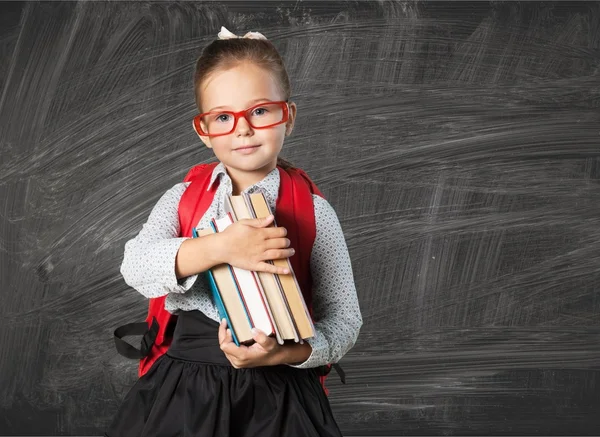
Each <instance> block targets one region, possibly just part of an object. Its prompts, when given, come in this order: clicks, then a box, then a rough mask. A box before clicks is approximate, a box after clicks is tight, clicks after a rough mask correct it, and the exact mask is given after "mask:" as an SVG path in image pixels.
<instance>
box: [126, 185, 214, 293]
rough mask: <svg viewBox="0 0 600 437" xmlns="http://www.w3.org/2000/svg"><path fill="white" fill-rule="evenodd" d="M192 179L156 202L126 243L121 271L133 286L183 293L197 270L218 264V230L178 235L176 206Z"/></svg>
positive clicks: (154, 291)
mask: <svg viewBox="0 0 600 437" xmlns="http://www.w3.org/2000/svg"><path fill="white" fill-rule="evenodd" d="M187 185H189V183H179V184H177V185H175V186H174V187H173V188H171V189H170V190H168V191H167V192H166V193H165V194H163V196H162V197H161V198H160V199H159V201H158V202H157V203H156V205H155V206H154V208H153V209H152V212H151V213H150V216H149V217H148V220H147V221H146V223H144V225H143V226H142V229H141V231H140V232H139V234H138V235H137V236H136V237H135V238H133V239H131V240H129V241H128V242H127V243H126V244H125V254H124V257H123V262H122V264H121V274H122V275H123V278H124V279H125V282H126V283H127V285H129V286H130V287H133V288H135V289H136V290H137V291H139V292H140V293H141V294H142V295H144V296H146V297H148V298H151V297H159V296H164V295H166V294H168V293H184V292H186V291H187V290H189V289H190V288H191V286H192V285H193V284H194V282H196V279H197V277H198V273H200V272H203V271H205V270H208V269H209V268H211V267H213V266H215V265H217V264H218V262H217V261H216V260H213V257H214V255H215V254H216V253H217V252H216V250H217V248H218V244H217V242H216V240H218V239H219V237H218V234H213V235H207V236H205V237H199V238H195V239H191V238H186V237H179V236H178V235H179V215H178V213H177V208H178V206H179V200H180V199H181V195H182V194H183V192H184V191H185V189H186V187H187Z"/></svg>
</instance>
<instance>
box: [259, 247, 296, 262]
mask: <svg viewBox="0 0 600 437" xmlns="http://www.w3.org/2000/svg"><path fill="white" fill-rule="evenodd" d="M295 253H296V251H295V250H294V248H293V247H289V248H287V249H269V250H267V251H265V255H264V258H266V259H268V260H274V259H285V258H289V257H291V256H293V255H294V254H295Z"/></svg>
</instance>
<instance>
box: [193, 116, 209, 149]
mask: <svg viewBox="0 0 600 437" xmlns="http://www.w3.org/2000/svg"><path fill="white" fill-rule="evenodd" d="M192 127H193V128H194V132H196V134H197V135H198V136H199V137H200V141H202V142H203V143H204V145H205V146H206V147H208V148H209V149H212V144H210V139H209V137H206V136H204V135H201V134H200V132H198V131H197V130H196V124H195V123H194V122H192Z"/></svg>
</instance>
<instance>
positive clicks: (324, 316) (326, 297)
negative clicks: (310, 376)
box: [290, 195, 363, 368]
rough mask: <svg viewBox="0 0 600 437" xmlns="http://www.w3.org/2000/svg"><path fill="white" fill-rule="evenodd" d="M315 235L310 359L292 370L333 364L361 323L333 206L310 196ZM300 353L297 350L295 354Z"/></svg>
mask: <svg viewBox="0 0 600 437" xmlns="http://www.w3.org/2000/svg"><path fill="white" fill-rule="evenodd" d="M313 201H314V205H315V221H316V229H317V234H316V237H315V242H314V245H313V249H312V253H311V263H310V267H311V274H312V280H313V289H312V296H313V297H312V299H313V319H314V324H315V336H314V337H312V338H309V339H308V340H306V342H307V343H308V344H309V345H310V346H311V347H312V351H311V352H310V356H309V357H308V359H306V361H304V362H301V363H295V364H290V365H292V366H293V367H298V368H309V367H318V366H321V365H324V364H329V363H336V362H338V361H339V360H340V359H341V358H342V357H343V356H344V355H345V354H346V352H348V351H349V350H350V349H351V348H352V346H354V344H355V343H356V339H357V337H358V333H359V331H360V328H361V326H362V323H363V320H362V315H361V313H360V308H359V304H358V297H357V295H356V287H355V285H354V276H353V274H352V265H351V262H350V255H349V254H348V247H347V245H346V240H345V239H344V234H343V232H342V227H341V225H340V222H339V220H338V217H337V214H336V213H335V210H334V209H333V207H332V206H331V205H330V204H329V202H327V200H325V199H323V198H322V197H320V196H317V195H313ZM298 352H299V353H301V352H300V351H298Z"/></svg>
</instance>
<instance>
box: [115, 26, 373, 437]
mask: <svg viewBox="0 0 600 437" xmlns="http://www.w3.org/2000/svg"><path fill="white" fill-rule="evenodd" d="M194 89H195V97H196V104H197V106H198V109H199V110H200V114H199V115H198V116H197V117H196V119H195V123H194V129H195V130H196V132H197V133H198V135H199V136H200V139H201V140H202V142H203V143H204V144H205V145H206V147H208V148H210V149H212V150H213V152H214V154H215V156H216V157H217V159H218V160H219V163H218V164H217V165H216V167H214V170H213V171H212V178H211V180H210V186H213V184H218V187H217V188H216V192H215V196H214V200H213V201H212V204H211V205H210V207H209V208H208V210H207V211H206V213H205V214H204V216H203V217H202V219H201V220H200V222H199V223H198V226H197V229H203V228H207V227H208V226H209V221H210V219H211V218H213V217H220V216H222V215H223V214H224V204H223V200H224V199H225V196H227V195H232V194H233V195H238V194H240V193H242V192H246V193H253V192H256V191H258V190H260V191H262V192H263V193H264V195H265V197H266V198H267V200H268V202H269V204H270V206H271V209H272V210H275V206H276V201H277V196H278V189H279V184H280V173H279V171H278V169H277V166H280V167H281V168H287V167H289V166H290V164H289V163H287V162H285V161H284V160H282V159H281V158H279V157H278V155H279V153H280V151H281V149H282V146H283V141H284V137H285V136H288V135H290V134H291V132H292V128H293V125H294V120H295V118H296V104H295V103H293V102H291V101H290V94H291V90H290V83H289V78H288V75H287V72H286V70H285V67H284V64H283V60H282V59H281V56H280V55H279V54H278V52H277V50H276V49H275V47H274V46H273V45H272V43H271V42H270V41H268V40H267V39H266V38H265V37H264V36H263V35H262V34H260V33H258V32H249V33H247V34H246V35H244V37H241V38H240V37H238V36H236V35H234V34H232V33H231V32H229V31H228V30H227V29H225V28H224V27H222V28H221V32H219V34H218V39H217V40H215V41H213V42H212V43H211V44H209V45H208V46H207V47H206V48H205V49H204V51H203V53H202V55H201V56H200V58H199V59H198V61H197V64H196V72H195V76H194ZM225 111H229V112H225ZM238 111H240V112H239V113H238V114H235V113H236V112H238ZM187 186H188V183H179V184H176V185H175V186H174V187H173V188H171V189H170V190H168V191H167V192H166V193H165V194H164V195H163V196H162V197H161V199H160V200H159V201H158V203H157V204H156V205H155V207H154V208H153V210H152V212H151V213H150V216H149V217H148V221H147V222H146V223H145V224H144V225H143V227H142V230H141V231H140V233H139V234H138V235H137V236H136V237H135V238H133V239H132V240H130V241H128V242H127V243H126V245H125V255H124V259H123V264H122V266H121V273H122V275H123V277H124V279H125V282H126V283H127V284H128V285H130V286H131V287H133V288H135V289H136V290H137V291H139V292H140V293H141V294H143V295H144V296H146V297H148V298H155V297H160V296H165V295H166V296H167V297H166V300H165V308H166V309H167V311H169V312H170V313H173V314H177V315H178V319H177V325H176V328H175V332H174V334H173V342H172V344H171V346H170V348H169V350H168V352H167V353H166V354H165V355H162V356H161V357H160V358H159V359H158V360H157V361H156V362H155V363H154V364H153V365H152V367H151V368H150V370H149V371H148V372H147V373H146V374H144V375H143V376H142V377H141V378H140V379H139V380H138V381H137V382H136V384H135V385H134V386H133V388H132V389H131V390H130V392H129V393H128V394H127V396H126V397H125V399H124V401H123V403H122V405H121V407H120V409H119V411H118V413H117V415H116V417H115V418H114V421H113V423H112V425H111V426H110V428H109V430H108V431H107V432H106V434H105V436H110V437H118V436H127V437H134V436H143V437H152V436H161V437H169V436H202V437H205V436H236V437H237V436H240V437H250V436H260V437H269V436H273V437H275V436H277V437H279V436H287V437H293V436H302V437H312V436H314V437H317V436H340V435H341V433H340V430H339V428H338V426H337V424H336V422H335V420H334V418H333V415H332V412H331V408H330V406H329V402H328V400H327V396H326V394H325V392H324V391H323V388H322V387H321V385H320V384H319V379H318V374H317V373H316V371H315V368H316V367H319V366H322V365H325V364H327V363H336V362H337V361H339V360H340V359H341V358H342V357H343V356H344V354H346V352H348V350H349V349H350V348H352V346H353V345H354V344H355V342H356V339H357V337H358V333H359V330H360V327H361V326H362V317H361V313H360V310H359V305H358V300H357V296H356V289H355V285H354V280H353V275H352V268H351V264H350V258H349V255H348V250H347V247H346V243H345V240H344V236H343V233H342V229H341V226H340V223H339V221H338V218H337V215H336V213H335V211H334V210H333V208H332V207H331V205H330V204H329V203H328V202H327V201H326V200H325V199H323V198H322V197H320V196H318V195H313V203H314V215H315V223H316V237H315V240H314V245H313V247H312V252H311V258H310V275H311V277H312V305H313V314H312V316H313V320H314V325H315V336H314V337H312V338H309V339H308V340H306V341H305V342H304V343H302V344H299V343H293V344H287V343H285V344H284V345H280V344H278V343H277V341H276V340H275V339H274V338H272V337H268V336H266V335H265V334H264V333H262V332H259V331H257V332H255V333H254V340H255V343H253V344H252V345H251V346H243V345H242V346H240V347H237V346H236V345H235V343H234V342H233V340H232V336H231V332H230V331H229V329H227V328H226V323H225V321H224V320H223V321H221V322H220V323H219V316H218V313H217V309H216V307H215V305H214V304H213V301H212V299H211V297H210V296H211V293H210V287H209V284H208V281H207V279H206V278H205V277H204V275H202V274H200V273H201V272H204V271H206V270H208V269H210V268H211V267H213V266H215V265H218V264H221V263H228V264H231V265H233V266H237V267H241V268H244V269H247V270H254V271H266V272H271V273H279V274H283V273H286V272H285V271H283V270H280V269H278V268H277V267H275V266H274V265H272V264H269V263H267V262H266V260H269V259H279V258H287V257H291V256H293V254H294V249H293V248H291V247H288V246H289V240H288V239H287V238H286V237H285V235H286V230H285V229H284V228H282V227H268V225H269V224H270V223H271V222H272V220H273V218H272V217H270V218H268V219H255V220H250V219H246V220H240V221H238V222H236V223H235V224H233V225H231V226H229V227H228V228H227V229H226V230H225V231H223V232H221V233H217V234H211V235H208V236H203V237H199V238H194V239H192V238H187V237H179V233H180V224H179V220H178V203H179V200H180V198H181V196H182V194H183V192H184V191H185V190H186V188H187Z"/></svg>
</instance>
